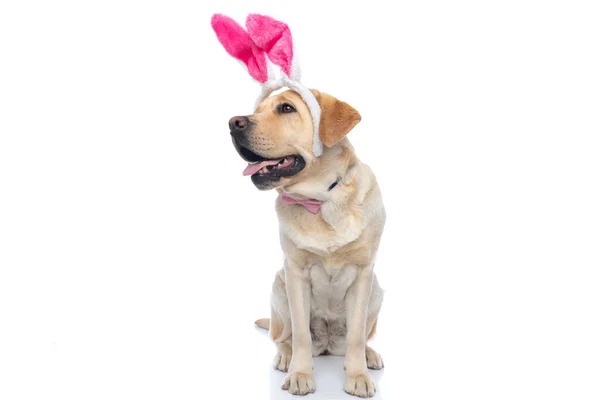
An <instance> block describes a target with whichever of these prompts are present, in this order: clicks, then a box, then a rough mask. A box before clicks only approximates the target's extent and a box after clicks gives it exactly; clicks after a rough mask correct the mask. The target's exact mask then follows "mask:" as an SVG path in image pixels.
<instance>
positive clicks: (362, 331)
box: [250, 92, 385, 397]
mask: <svg viewBox="0 0 600 400" xmlns="http://www.w3.org/2000/svg"><path fill="white" fill-rule="evenodd" d="M317 93H318V92H317ZM278 96H279V97H278ZM278 96H272V97H270V98H268V99H266V100H265V101H264V102H263V103H261V105H259V106H258V107H257V112H256V113H255V114H254V115H252V116H250V119H251V120H252V121H253V123H254V124H255V128H254V131H253V132H252V135H253V138H259V139H261V140H257V142H258V143H263V142H264V141H265V139H264V138H265V137H266V138H268V140H270V141H272V142H273V143H275V144H277V146H270V148H271V149H273V150H272V152H273V154H272V156H274V157H275V156H281V155H285V154H288V153H289V151H290V149H294V152H295V153H296V154H300V155H301V156H302V157H303V158H304V159H305V160H306V163H307V166H306V168H305V169H304V170H303V171H302V172H300V173H299V174H297V175H296V176H293V177H290V178H285V179H282V180H281V182H280V183H279V184H278V185H277V186H275V187H274V188H275V189H276V190H277V191H278V192H280V193H282V192H285V193H288V194H289V195H292V196H293V197H295V198H310V199H317V200H321V201H322V202H323V203H322V207H321V210H320V211H319V212H318V213H317V214H311V213H309V212H307V210H306V209H305V208H304V207H303V206H301V205H286V204H282V202H281V200H280V198H278V200H277V203H276V210H277V215H278V218H279V226H280V239H281V247H282V249H283V252H284V254H285V262H284V266H283V268H282V269H281V270H280V271H279V272H278V273H277V275H276V278H275V282H274V283H273V292H272V301H271V318H270V322H269V329H270V334H271V336H272V338H273V340H274V341H275V343H276V346H277V355H276V357H275V362H274V366H275V368H277V369H279V370H281V371H286V372H287V375H286V377H285V379H284V383H283V386H282V388H283V389H287V390H289V392H290V393H292V394H299V395H304V394H307V393H311V392H313V391H314V390H315V383H314V379H313V359H312V357H313V356H317V355H320V354H333V355H340V356H342V355H344V356H345V361H344V367H345V372H346V381H345V384H344V390H345V391H346V392H348V393H350V394H353V395H356V396H360V397H370V396H373V395H374V393H375V384H374V382H373V380H372V379H371V377H370V376H369V374H368V372H367V368H373V369H379V368H382V367H383V362H382V360H381V357H380V356H379V355H378V354H377V353H376V352H375V351H374V350H373V349H371V348H370V347H368V346H367V344H366V342H367V339H368V338H369V337H370V336H372V335H373V334H374V332H375V326H376V322H377V317H378V314H379V310H380V308H381V303H382V300H383V291H382V289H381V288H380V286H379V284H378V282H377V278H376V276H375V274H374V273H373V268H374V264H375V256H376V253H377V249H378V246H379V241H380V238H381V234H382V232H383V227H384V223H385V211H384V207H383V202H382V198H381V192H380V190H379V187H378V185H377V181H376V179H375V176H374V174H373V172H372V171H371V169H370V168H369V167H368V166H367V165H365V164H363V163H362V162H360V160H359V159H358V158H357V157H356V155H355V153H354V149H353V147H352V145H351V144H350V142H349V141H348V139H347V138H343V139H341V140H340V141H339V142H338V143H336V144H335V145H333V146H332V147H330V148H325V149H324V152H323V154H322V156H321V157H319V158H316V157H314V156H312V154H311V152H310V149H311V144H312V143H311V137H310V135H311V133H312V129H311V128H310V123H309V122H310V114H309V111H308V109H307V108H306V106H304V107H303V105H302V100H301V99H300V97H299V96H298V95H297V94H295V93H293V92H284V93H282V94H281V95H278ZM319 96H320V97H318V98H322V97H323V96H327V95H321V94H320V93H319ZM329 98H330V99H333V98H331V97H329ZM282 99H283V100H282ZM333 100H335V99H333ZM281 101H288V102H290V101H292V102H293V105H294V107H295V108H296V109H297V110H298V114H299V115H297V116H292V117H289V118H288V119H284V118H279V117H278V116H276V115H275V116H274V115H272V110H273V109H275V106H276V105H277V103H278V102H281ZM336 101H337V100H336ZM323 111H324V113H326V112H327V110H326V109H324V110H323ZM356 115H358V114H357V113H356ZM355 123H356V121H355V122H354V124H355ZM352 126H354V125H352ZM321 128H322V129H321V131H322V132H324V131H326V129H323V128H324V127H323V126H321ZM324 142H325V140H324ZM278 149H279V150H278ZM259 150H261V154H265V151H266V148H265V149H264V151H263V150H262V149H259ZM266 156H269V154H267V155H266ZM338 177H340V178H341V181H340V182H339V184H338V185H337V186H336V187H335V188H334V189H333V190H331V191H328V190H327V188H328V187H329V186H330V185H331V183H333V182H334V181H336V179H337V178H338ZM267 322H268V321H267V320H266V319H263V320H259V321H257V325H259V326H262V327H266V326H267Z"/></svg>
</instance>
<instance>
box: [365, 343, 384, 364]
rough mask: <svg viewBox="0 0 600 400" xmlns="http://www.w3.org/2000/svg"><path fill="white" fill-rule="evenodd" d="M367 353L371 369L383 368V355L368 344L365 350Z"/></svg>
mask: <svg viewBox="0 0 600 400" xmlns="http://www.w3.org/2000/svg"><path fill="white" fill-rule="evenodd" d="M365 355H366V357H367V367H368V368H369V369H381V368H383V360H382V359H381V356H380V355H379V354H378V353H377V352H376V351H375V350H373V349H372V348H370V347H369V346H367V349H366V351H365Z"/></svg>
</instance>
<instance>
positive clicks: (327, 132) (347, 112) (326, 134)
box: [310, 89, 360, 147]
mask: <svg viewBox="0 0 600 400" xmlns="http://www.w3.org/2000/svg"><path fill="white" fill-rule="evenodd" d="M310 91H311V92H312V94H313V95H314V96H315V97H316V98H317V101H318V102H319V106H321V122H320V124H319V137H320V138H321V141H322V142H323V144H324V145H325V146H327V147H332V146H333V145H335V144H336V143H337V142H339V141H340V140H342V139H343V138H344V136H346V135H347V134H348V132H350V131H351V130H352V128H354V127H355V126H356V124H358V123H359V122H360V114H359V113H358V111H356V110H355V109H354V108H352V106H350V104H348V103H344V102H343V101H340V100H338V99H336V98H335V97H333V96H330V95H328V94H326V93H321V92H319V91H318V90H315V89H311V90H310Z"/></svg>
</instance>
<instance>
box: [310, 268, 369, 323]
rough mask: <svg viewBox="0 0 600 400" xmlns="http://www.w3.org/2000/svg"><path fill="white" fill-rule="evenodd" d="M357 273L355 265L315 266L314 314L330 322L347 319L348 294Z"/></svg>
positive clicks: (313, 276) (312, 274)
mask: <svg viewBox="0 0 600 400" xmlns="http://www.w3.org/2000/svg"><path fill="white" fill-rule="evenodd" d="M357 273H358V267H357V266H355V265H347V266H343V267H341V266H327V265H319V264H317V265H313V266H312V267H311V269H310V279H311V289H312V298H311V311H312V314H313V315H314V316H315V317H319V318H325V319H329V320H334V319H338V318H342V317H345V311H346V305H345V297H346V293H347V292H348V289H349V288H350V286H351V285H352V283H353V282H354V280H355V279H356V275H357Z"/></svg>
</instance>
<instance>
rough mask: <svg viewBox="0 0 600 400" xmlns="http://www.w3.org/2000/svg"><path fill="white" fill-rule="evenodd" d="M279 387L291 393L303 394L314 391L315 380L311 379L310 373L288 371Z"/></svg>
mask: <svg viewBox="0 0 600 400" xmlns="http://www.w3.org/2000/svg"><path fill="white" fill-rule="evenodd" d="M281 388H282V389H283V390H287V391H288V392H290V393H291V394H297V395H300V396H304V395H307V394H309V393H314V391H315V381H314V380H313V377H312V373H308V374H307V373H304V372H290V373H289V374H287V376H286V377H285V379H284V380H283V385H281Z"/></svg>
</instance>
